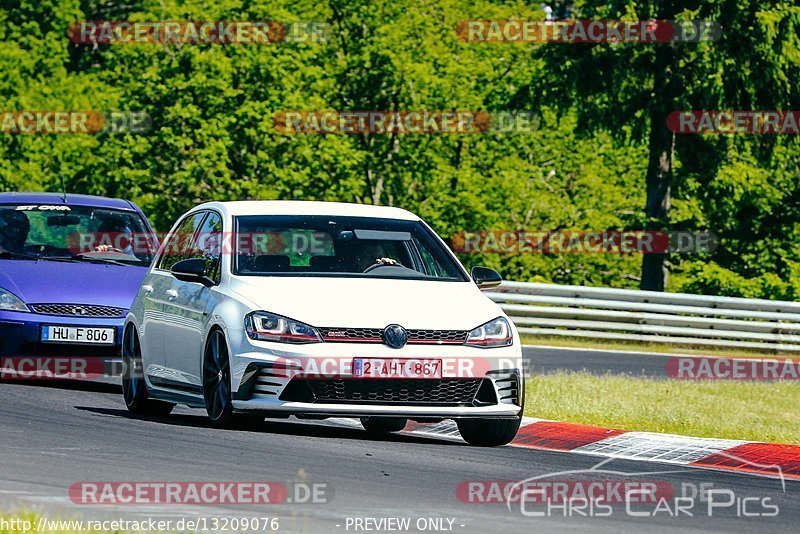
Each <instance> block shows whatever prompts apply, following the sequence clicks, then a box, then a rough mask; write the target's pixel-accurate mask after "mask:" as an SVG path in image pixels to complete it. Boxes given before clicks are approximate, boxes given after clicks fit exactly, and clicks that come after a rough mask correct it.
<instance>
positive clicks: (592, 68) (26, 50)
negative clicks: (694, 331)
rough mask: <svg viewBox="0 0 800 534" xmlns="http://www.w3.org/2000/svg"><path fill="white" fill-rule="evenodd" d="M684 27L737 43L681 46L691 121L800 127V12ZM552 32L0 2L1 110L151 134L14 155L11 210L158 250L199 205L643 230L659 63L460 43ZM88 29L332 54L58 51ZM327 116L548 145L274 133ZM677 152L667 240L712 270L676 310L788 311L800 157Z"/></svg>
mask: <svg viewBox="0 0 800 534" xmlns="http://www.w3.org/2000/svg"><path fill="white" fill-rule="evenodd" d="M556 4H559V2H556ZM574 4H575V6H574V9H577V10H578V13H579V14H580V16H581V17H583V18H591V17H597V18H620V17H627V18H637V17H639V18H641V17H649V16H651V15H652V14H653V13H654V12H655V11H656V8H657V7H658V6H657V4H659V2H655V3H653V2H634V1H625V2H622V1H617V2H610V3H609V2H598V1H588V0H586V1H581V2H575V3H574ZM690 4H692V5H691V6H689V7H687V8H686V9H685V10H684V11H682V12H681V16H682V17H686V18H710V19H715V20H720V21H721V22H722V23H723V25H724V26H725V27H726V28H730V29H731V34H730V35H728V36H726V37H725V38H724V39H723V40H722V41H721V42H720V43H702V44H698V45H680V46H681V49H680V53H679V54H678V58H679V59H678V60H679V62H680V72H677V73H674V74H675V76H674V79H673V80H672V82H671V83H673V84H675V86H676V87H677V88H678V89H679V90H676V91H675V94H676V95H677V102H676V105H677V106H678V107H679V108H684V109H691V108H695V109H703V108H709V107H715V106H722V107H723V108H724V105H725V104H730V105H731V106H733V105H734V104H741V106H742V107H756V108H757V107H758V106H763V107H765V108H768V107H772V108H782V109H799V108H800V101H799V100H798V98H800V97H798V89H797V84H796V80H797V79H798V76H797V69H798V63H799V61H800V47H799V46H798V32H797V31H796V29H797V27H798V20H799V19H800V14H799V13H798V8H797V7H794V6H792V5H789V4H783V3H776V4H771V5H769V6H765V7H762V6H761V3H759V2H755V0H752V1H750V0H748V1H746V2H735V1H732V0H705V1H695V2H691V3H690ZM537 5H538V4H537ZM543 17H544V14H543V12H542V11H540V10H539V9H538V7H537V8H533V7H531V5H530V4H528V3H524V2H520V1H509V2H499V3H495V2H488V1H484V0H481V1H478V2H475V3H462V2H458V1H456V0H435V1H432V2H422V1H420V0H396V1H392V2H386V1H369V0H357V1H350V0H348V1H345V0H328V1H327V2H311V1H308V0H300V1H289V0H278V1H271V2H259V1H247V2H245V1H241V0H217V1H215V2H212V3H208V2H202V3H201V2H188V1H180V0H163V1H155V0H132V1H129V2H125V3H109V2H105V1H102V0H49V1H44V2H33V1H17V2H10V3H9V2H7V3H5V4H4V7H2V8H0V110H21V109H39V110H45V109H50V110H59V109H67V110H84V109H91V110H101V111H110V110H130V111H146V112H147V113H149V115H150V116H151V118H152V124H153V129H152V131H151V132H149V133H148V134H144V135H134V134H124V135H123V134H115V135H112V134H99V135H2V136H0V190H59V189H60V187H61V185H60V184H61V180H62V179H63V180H64V182H65V183H66V185H67V188H68V190H69V191H72V192H76V193H91V194H100V195H109V196H120V197H125V198H129V199H131V200H133V201H134V202H137V203H138V204H140V205H141V206H142V207H143V208H144V209H145V211H146V213H147V214H148V216H149V217H150V218H151V220H152V221H153V222H154V224H155V226H156V227H157V228H158V229H159V230H167V229H168V228H169V227H170V226H171V225H172V223H173V221H174V220H175V218H176V217H177V216H178V215H179V214H180V213H182V212H183V211H185V210H186V209H188V208H189V207H191V206H193V205H195V204H197V203H200V202H203V201H206V200H211V199H220V200H228V199H247V198H254V199H276V198H278V199H309V200H338V201H346V202H359V203H377V204H387V205H397V206H402V207H405V208H408V209H410V210H412V211H415V212H417V213H419V214H420V215H421V216H422V217H423V218H425V219H426V220H427V221H428V222H429V223H430V224H431V225H432V226H433V227H434V228H435V229H436V230H437V231H439V232H440V233H441V234H442V235H443V236H445V237H451V236H453V235H455V234H456V233H458V232H462V231H474V230H532V231H545V230H546V231H552V230H575V231H581V230H594V231H598V230H608V229H637V228H642V227H644V225H645V223H646V218H645V215H644V209H643V207H644V202H645V188H644V175H645V170H646V167H647V157H648V147H647V138H646V135H645V132H646V131H647V128H648V126H649V122H648V121H649V115H648V113H647V105H648V102H649V100H650V99H651V96H652V95H651V92H652V91H653V83H654V82H653V79H654V72H653V70H652V62H653V60H654V54H655V50H657V47H658V46H662V45H639V44H619V45H596V46H589V45H576V46H572V45H563V44H558V45H555V44H554V45H545V46H540V45H517V44H497V43H465V42H462V41H459V40H458V39H457V38H456V34H455V26H456V24H457V23H458V22H459V21H461V20H469V19H542V18H543ZM77 20H141V21H145V20H149V21H155V20H279V21H286V22H293V21H326V22H328V23H329V24H330V25H331V29H332V31H331V39H330V40H328V41H327V42H287V43H281V44H267V45H243V44H239V45H229V46H221V45H182V46H176V45H163V44H148V43H137V44H125V45H100V46H97V47H92V46H90V45H74V44H71V43H70V42H69V41H68V39H67V37H66V36H67V27H68V26H69V24H70V23H72V22H74V21H77ZM675 46H678V45H675ZM576 73H577V74H578V76H577V77H576ZM578 82H580V83H578ZM324 109H343V110H421V109H428V110H520V111H530V112H533V113H535V114H537V115H538V116H539V118H540V121H539V124H538V127H537V128H535V130H534V131H532V132H518V133H489V134H473V135H396V136H391V135H368V136H355V135H351V136H346V135H286V134H283V133H280V132H278V131H276V129H275V128H274V127H273V116H274V114H275V113H276V112H278V111H286V110H324ZM676 151H677V161H676V182H675V189H674V191H673V196H674V200H673V210H672V216H671V225H672V226H671V229H696V230H711V231H713V232H716V233H718V234H719V235H720V242H721V246H720V248H719V249H718V250H717V251H716V252H714V253H712V254H710V255H704V256H696V257H686V258H680V257H673V258H671V261H672V268H673V271H674V272H675V276H673V277H672V278H671V282H670V283H671V286H670V287H671V289H677V290H681V289H683V290H690V291H695V292H713V291H717V290H719V291H722V292H727V293H726V294H728V293H729V294H745V293H746V294H748V295H753V296H756V295H760V296H766V297H776V298H777V297H791V298H793V297H794V296H795V295H796V294H797V292H796V291H795V288H796V287H797V288H800V282H798V281H797V280H798V276H800V275H798V269H797V268H796V264H797V262H800V257H799V254H800V250H798V249H797V247H798V245H795V243H798V240H797V239H795V236H797V234H798V232H800V205H798V202H799V201H800V195H798V187H797V185H798V178H800V161H798V153H799V151H798V142H797V139H787V138H781V139H754V138H753V137H747V138H744V137H742V138H735V139H732V138H729V137H715V138H708V137H690V136H682V137H681V138H679V139H677V140H676ZM463 260H464V261H465V263H467V264H468V265H474V264H478V263H485V264H487V265H490V266H493V267H496V268H498V269H499V270H500V271H501V272H502V274H503V275H504V276H506V277H508V278H511V279H517V280H542V281H550V282H558V283H571V284H588V285H608V286H615V287H635V286H636V285H637V281H638V278H639V269H640V263H641V259H640V258H639V257H637V256H634V255H625V256H614V255H600V254H596V255H577V254H572V255H569V254H565V255H533V254H527V255H497V254H494V255H469V256H464V257H463ZM715 277H719V279H717V278H715Z"/></svg>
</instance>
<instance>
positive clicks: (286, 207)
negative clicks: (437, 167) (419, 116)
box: [193, 200, 420, 221]
mask: <svg viewBox="0 0 800 534" xmlns="http://www.w3.org/2000/svg"><path fill="white" fill-rule="evenodd" d="M204 208H216V209H218V210H220V211H222V212H223V213H227V214H228V215H232V216H234V217H236V216H242V215H332V216H346V217H373V218H379V219H401V220H406V221H418V220H420V218H419V217H417V216H416V215H414V214H413V213H411V212H410V211H406V210H404V209H401V208H394V207H390V206H374V205H371V204H351V203H347V202H314V201H307V200H241V201H234V202H208V203H206V204H201V205H200V206H197V207H196V208H194V209H195V210H198V209H204ZM193 211H194V210H193Z"/></svg>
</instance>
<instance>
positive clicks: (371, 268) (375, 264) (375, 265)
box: [362, 262, 399, 273]
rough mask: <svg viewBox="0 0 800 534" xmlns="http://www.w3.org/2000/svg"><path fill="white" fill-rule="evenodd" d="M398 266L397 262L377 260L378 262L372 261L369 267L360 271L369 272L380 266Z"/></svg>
mask: <svg viewBox="0 0 800 534" xmlns="http://www.w3.org/2000/svg"><path fill="white" fill-rule="evenodd" d="M398 266H399V264H397V265H392V264H390V263H380V262H378V263H373V264H372V265H370V266H369V267H367V268H366V269H364V270H363V271H362V273H369V272H372V271H374V270H375V269H380V268H381V267H398Z"/></svg>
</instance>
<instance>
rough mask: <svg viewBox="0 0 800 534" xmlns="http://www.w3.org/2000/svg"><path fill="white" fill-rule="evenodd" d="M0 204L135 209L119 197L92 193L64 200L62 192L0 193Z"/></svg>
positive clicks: (71, 196) (70, 196)
mask: <svg viewBox="0 0 800 534" xmlns="http://www.w3.org/2000/svg"><path fill="white" fill-rule="evenodd" d="M0 204H58V205H60V204H66V205H68V206H69V205H70V204H71V205H73V206H90V207H93V208H116V209H122V210H135V208H134V207H133V205H132V204H131V203H130V202H128V201H127V200H124V199H121V198H108V197H98V196H94V195H73V194H71V193H70V194H67V200H66V202H64V194H63V193H0Z"/></svg>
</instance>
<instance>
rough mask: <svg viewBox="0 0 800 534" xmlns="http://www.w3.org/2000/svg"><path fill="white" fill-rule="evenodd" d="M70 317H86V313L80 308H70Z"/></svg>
mask: <svg viewBox="0 0 800 534" xmlns="http://www.w3.org/2000/svg"><path fill="white" fill-rule="evenodd" d="M72 315H86V311H85V310H84V309H83V308H81V307H80V306H75V307H74V308H72Z"/></svg>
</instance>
